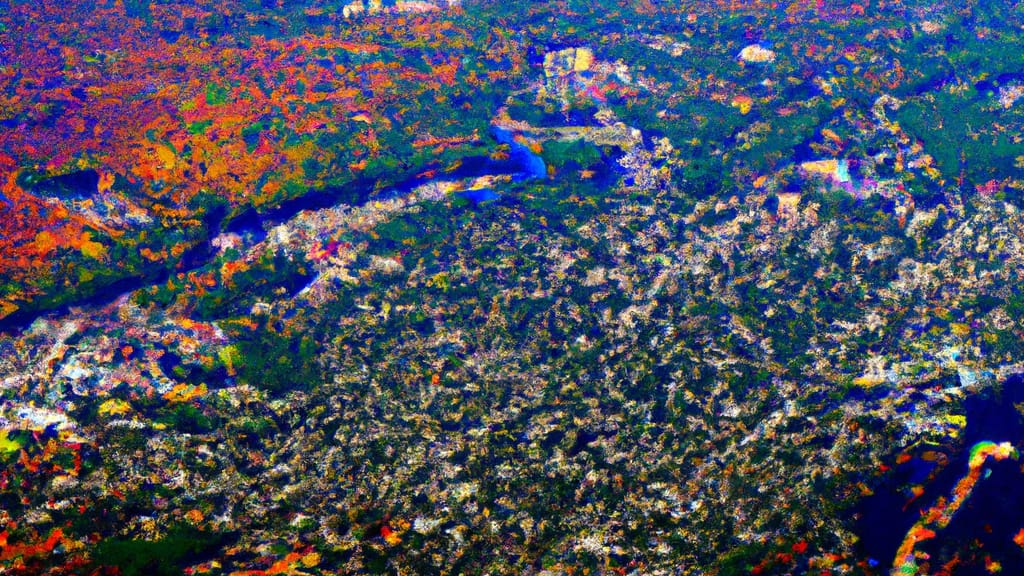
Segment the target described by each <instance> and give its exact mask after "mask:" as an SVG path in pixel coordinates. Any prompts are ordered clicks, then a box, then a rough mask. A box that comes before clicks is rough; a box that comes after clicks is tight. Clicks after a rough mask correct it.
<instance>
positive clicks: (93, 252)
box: [78, 232, 107, 260]
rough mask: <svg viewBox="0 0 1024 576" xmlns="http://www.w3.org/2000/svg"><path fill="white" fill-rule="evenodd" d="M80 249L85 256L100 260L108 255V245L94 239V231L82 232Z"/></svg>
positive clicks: (79, 243)
mask: <svg viewBox="0 0 1024 576" xmlns="http://www.w3.org/2000/svg"><path fill="white" fill-rule="evenodd" d="M78 249H79V250H80V251H81V252H82V255H83V256H87V257H89V258H92V259H94V260H99V259H100V258H103V257H104V256H106V255H107V247H106V246H104V245H103V244H100V243H99V242H94V241H93V240H92V232H82V235H81V237H79V239H78Z"/></svg>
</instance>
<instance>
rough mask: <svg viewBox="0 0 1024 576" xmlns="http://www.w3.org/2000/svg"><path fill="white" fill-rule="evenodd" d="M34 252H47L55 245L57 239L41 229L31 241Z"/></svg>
mask: <svg viewBox="0 0 1024 576" xmlns="http://www.w3.org/2000/svg"><path fill="white" fill-rule="evenodd" d="M32 244H33V246H34V247H35V249H36V252H38V253H39V254H49V253H50V251H52V250H53V249H54V248H56V247H57V239H56V238H54V237H53V234H50V233H49V232H47V231H46V230H43V231H42V232H40V233H39V234H36V237H35V240H33V241H32Z"/></svg>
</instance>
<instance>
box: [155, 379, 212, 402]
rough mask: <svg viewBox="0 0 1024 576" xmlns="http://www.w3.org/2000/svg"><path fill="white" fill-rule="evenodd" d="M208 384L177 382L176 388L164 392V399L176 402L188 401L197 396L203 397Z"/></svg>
mask: <svg viewBox="0 0 1024 576" xmlns="http://www.w3.org/2000/svg"><path fill="white" fill-rule="evenodd" d="M206 392H207V390H206V384H200V385H199V386H191V385H189V384H176V385H175V386H174V388H171V390H170V391H169V392H167V393H165V394H164V400H167V401H168V402H170V403H172V404H175V403H179V402H188V401H190V400H193V399H195V398H201V397H203V396H205V395H206Z"/></svg>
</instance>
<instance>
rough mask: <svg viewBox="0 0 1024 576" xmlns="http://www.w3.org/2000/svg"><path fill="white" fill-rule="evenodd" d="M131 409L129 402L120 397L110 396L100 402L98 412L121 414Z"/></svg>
mask: <svg viewBox="0 0 1024 576" xmlns="http://www.w3.org/2000/svg"><path fill="white" fill-rule="evenodd" d="M131 411H132V406H131V404H129V403H127V402H125V401H124V400H121V399H120V398H111V399H110V400H107V401H106V402H104V403H103V404H100V409H99V413H100V415H101V416H122V415H124V414H127V413H129V412H131Z"/></svg>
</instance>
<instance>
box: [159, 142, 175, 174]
mask: <svg viewBox="0 0 1024 576" xmlns="http://www.w3.org/2000/svg"><path fill="white" fill-rule="evenodd" d="M156 157H157V160H159V161H160V163H161V164H163V167H164V168H165V169H167V170H170V169H172V168H174V162H175V160H177V157H178V155H177V154H175V153H174V150H171V149H170V148H169V147H167V146H164V145H162V144H157V146H156Z"/></svg>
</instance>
